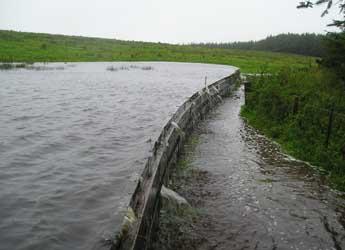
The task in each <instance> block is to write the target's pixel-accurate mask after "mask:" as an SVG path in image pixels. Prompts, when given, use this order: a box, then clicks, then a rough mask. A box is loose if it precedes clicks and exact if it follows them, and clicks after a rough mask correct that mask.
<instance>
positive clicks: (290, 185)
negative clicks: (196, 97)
mask: <svg viewBox="0 0 345 250" xmlns="http://www.w3.org/2000/svg"><path fill="white" fill-rule="evenodd" d="M243 102H244V97H243V90H239V91H238V92H236V93H235V94H234V96H233V97H231V98H228V99H227V100H225V101H224V103H223V104H222V105H221V106H220V107H218V108H217V109H216V111H214V112H213V113H212V114H211V115H210V116H209V117H208V119H206V120H205V121H204V122H203V123H202V125H201V126H200V129H199V131H198V143H197V145H196V146H195V147H193V149H192V150H191V152H187V154H186V155H187V156H185V157H189V159H190V165H191V167H190V168H191V169H189V170H188V171H187V172H188V173H187V174H186V173H185V172H186V171H184V173H182V174H181V173H177V174H176V176H175V180H174V181H173V184H172V188H174V189H175V190H176V191H177V192H178V193H180V194H181V195H182V196H184V197H185V198H186V199H187V200H188V201H189V202H190V203H191V205H192V206H193V207H194V208H195V209H196V211H197V213H198V215H197V216H193V217H189V218H188V216H187V217H186V218H184V217H183V216H182V217H181V216H180V217H179V216H174V215H166V214H163V216H162V217H163V218H162V220H161V228H160V231H159V234H158V235H159V240H158V241H156V248H157V249H202V250H203V249H205V250H206V249H207V250H209V249H234V250H237V249H301V250H302V249H303V250H305V249H320V250H321V249H322V250H326V249H330V250H331V249H335V250H340V249H345V200H344V198H343V197H344V195H343V194H341V193H337V192H335V191H332V190H331V189H330V188H329V187H328V186H327V184H326V183H325V181H324V178H322V176H320V175H319V174H317V173H316V171H314V170H312V169H311V168H310V167H308V166H307V165H306V164H304V163H301V162H298V161H295V160H293V159H291V158H289V157H287V156H286V155H284V154H282V153H281V151H280V149H279V147H278V146H277V145H275V144H274V143H272V142H270V141H269V140H267V139H266V138H265V137H263V136H262V135H260V134H259V133H258V132H257V131H256V130H254V129H253V128H251V127H249V126H248V125H246V123H245V122H244V121H243V119H242V118H241V117H240V116H239V112H240V108H241V106H242V105H243ZM187 151H188V150H187ZM188 155H189V156H188ZM180 172H181V171H180ZM163 213H164V209H163ZM167 216H170V217H169V218H170V219H168V220H167ZM157 242H158V243H157Z"/></svg>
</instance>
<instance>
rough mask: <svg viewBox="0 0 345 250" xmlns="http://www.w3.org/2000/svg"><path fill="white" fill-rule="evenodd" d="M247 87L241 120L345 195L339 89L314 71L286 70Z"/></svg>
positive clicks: (344, 129) (344, 98) (343, 95)
mask: <svg viewBox="0 0 345 250" xmlns="http://www.w3.org/2000/svg"><path fill="white" fill-rule="evenodd" d="M250 81H251V86H250V88H249V89H248V92H247V99H246V105H245V107H244V108H243V110H242V115H243V116H244V117H246V118H247V119H248V121H249V123H250V124H252V125H253V126H255V127H257V128H259V129H260V130H262V131H263V132H264V133H266V134H267V135H268V136H270V137H271V138H273V139H275V140H277V141H278V142H279V143H280V144H281V145H282V146H283V148H284V149H285V150H286V151H288V152H289V153H291V154H292V155H294V156H296V157H297V158H300V159H302V160H306V161H309V162H310V163H312V164H313V165H316V166H319V167H320V169H321V170H323V171H324V172H326V173H327V174H328V175H329V177H330V180H331V181H332V183H333V185H334V187H336V188H338V189H340V190H344V191H345V92H344V91H345V88H344V85H343V84H342V83H341V82H340V81H339V80H338V79H337V78H336V77H335V76H334V75H333V74H332V73H330V72H327V71H325V70H322V69H319V68H317V67H310V68H306V69H304V70H296V69H291V68H285V69H283V70H281V71H279V72H278V74H274V75H267V74H266V75H264V74H263V75H260V76H257V77H251V79H250ZM332 110H333V111H332ZM330 120H332V121H331V122H330ZM327 138H328V141H327Z"/></svg>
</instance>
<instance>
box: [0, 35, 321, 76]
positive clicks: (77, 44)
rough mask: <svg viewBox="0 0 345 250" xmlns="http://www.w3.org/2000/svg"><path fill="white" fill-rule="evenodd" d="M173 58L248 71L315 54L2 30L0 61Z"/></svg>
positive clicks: (308, 60) (304, 60) (296, 63)
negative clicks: (305, 54) (231, 66)
mask: <svg viewBox="0 0 345 250" xmlns="http://www.w3.org/2000/svg"><path fill="white" fill-rule="evenodd" d="M82 61H88V62H90V61H93V62H96V61H109V62H110V61H174V62H197V63H211V64H224V65H233V66H236V67H239V68H241V70H242V72H245V73H259V72H262V71H263V70H265V71H267V72H277V71H279V70H280V69H281V68H282V67H284V66H287V65H288V66H289V67H293V68H299V69H303V68H305V67H306V65H307V66H309V65H314V64H315V58H314V57H306V56H300V55H294V54H284V53H272V52H264V51H254V50H240V49H223V48H207V47H203V46H192V45H171V44H164V43H147V42H132V41H121V40H116V39H102V38H87V37H77V36H63V35H50V34H38V33H26V32H15V31H0V62H3V63H12V62H29V63H32V62H82Z"/></svg>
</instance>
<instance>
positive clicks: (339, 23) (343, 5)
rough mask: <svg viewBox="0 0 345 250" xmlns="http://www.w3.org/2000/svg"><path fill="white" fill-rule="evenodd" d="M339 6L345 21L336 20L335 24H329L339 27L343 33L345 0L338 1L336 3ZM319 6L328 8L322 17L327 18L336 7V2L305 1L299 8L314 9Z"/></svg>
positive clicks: (330, 0)
mask: <svg viewBox="0 0 345 250" xmlns="http://www.w3.org/2000/svg"><path fill="white" fill-rule="evenodd" d="M335 4H336V5H338V8H339V11H340V13H341V14H342V15H343V20H334V21H333V23H331V24H329V26H336V27H339V28H340V29H341V30H342V31H344V29H345V0H338V1H337V2H336V3H335ZM317 5H325V6H326V8H325V10H324V11H323V12H322V15H321V16H325V15H327V14H328V13H329V10H330V9H331V8H332V7H333V5H334V0H317V1H313V2H312V1H303V2H300V3H299V5H298V6H297V8H313V7H314V6H317Z"/></svg>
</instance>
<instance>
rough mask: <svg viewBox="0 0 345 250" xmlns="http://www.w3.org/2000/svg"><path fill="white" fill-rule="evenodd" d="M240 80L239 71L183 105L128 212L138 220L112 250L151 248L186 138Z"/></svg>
mask: <svg viewBox="0 0 345 250" xmlns="http://www.w3.org/2000/svg"><path fill="white" fill-rule="evenodd" d="M239 77H240V72H239V71H236V72H235V73H234V74H232V75H231V76H229V77H226V78H224V79H221V80H219V81H217V82H215V83H213V84H211V85H209V86H205V88H203V89H202V91H200V92H197V93H195V94H194V95H192V96H191V97H190V98H189V99H188V100H187V101H186V102H185V103H184V104H183V105H182V106H180V107H179V108H178V110H177V111H176V112H175V114H174V115H173V116H172V118H171V119H170V120H169V122H168V123H167V124H166V125H165V126H164V128H163V130H162V132H161V134H160V136H159V138H158V140H157V141H156V142H155V144H154V148H153V152H152V156H151V157H149V159H148V160H147V162H146V165H145V168H144V170H143V173H142V175H141V177H140V180H139V181H138V183H137V187H136V189H135V191H134V193H133V195H132V198H131V201H130V204H129V208H128V209H129V211H133V213H134V217H133V218H132V219H131V220H125V221H124V222H125V223H126V224H125V230H124V228H123V227H122V228H121V231H120V232H119V233H118V235H117V237H116V241H115V242H114V245H113V246H112V250H115V249H116V250H139V249H140V250H143V249H147V248H148V247H149V246H150V241H151V238H152V234H153V232H154V230H155V225H156V224H157V220H158V215H159V210H160V190H161V187H162V185H163V184H164V183H168V179H169V172H170V170H171V169H172V168H173V167H174V166H175V165H176V162H177V159H178V157H179V155H180V151H181V150H180V149H181V148H182V146H183V144H184V142H185V139H186V136H188V135H189V134H190V132H191V131H192V130H193V127H194V125H195V124H196V123H197V122H198V121H199V120H200V119H202V118H203V117H204V116H205V115H206V113H207V112H208V111H209V110H211V109H212V108H213V107H215V106H216V105H217V104H218V103H220V102H221V100H220V99H219V97H218V95H219V96H225V95H227V94H228V93H229V92H230V91H231V90H232V88H233V87H234V85H235V83H236V81H237V80H238V79H239ZM128 222H131V224H128Z"/></svg>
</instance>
